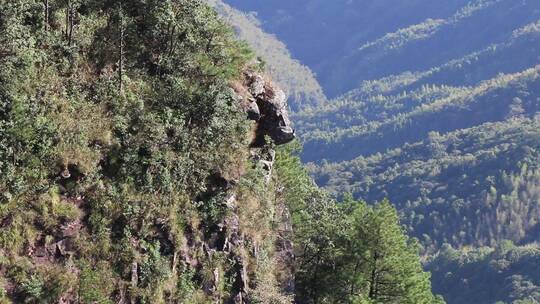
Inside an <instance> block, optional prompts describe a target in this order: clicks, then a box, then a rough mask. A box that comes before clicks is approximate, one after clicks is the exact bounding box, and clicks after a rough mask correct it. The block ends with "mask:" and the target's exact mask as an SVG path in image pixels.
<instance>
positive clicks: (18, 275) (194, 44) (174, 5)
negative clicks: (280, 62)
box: [0, 0, 444, 304]
mask: <svg viewBox="0 0 540 304" xmlns="http://www.w3.org/2000/svg"><path fill="white" fill-rule="evenodd" d="M235 34H236V33H235V32H234V31H233V29H232V28H231V27H230V26H229V25H227V24H226V23H225V22H224V20H223V19H222V18H221V17H219V15H218V13H217V12H216V11H215V10H214V9H213V8H212V7H210V6H208V5H207V4H206V3H204V2H203V1H199V0H134V1H129V2H128V1H123V0H112V1H111V0H92V1H63V0H58V1H56V0H46V1H41V0H39V1H37V0H35V1H34V0H10V1H0V105H1V107H0V303H62V304H75V303H133V304H134V303H193V304H207V303H235V304H248V303H274V304H286V303H292V302H293V301H294V302H296V303H322V302H326V303H351V302H355V303H382V304H391V303H395V302H399V303H403V304H433V303H437V304H439V303H441V304H442V303H444V300H443V299H442V298H441V297H440V296H435V295H434V294H433V292H432V286H431V281H430V274H429V273H428V272H426V271H424V270H423V268H422V264H421V260H420V256H419V254H418V252H419V248H418V244H417V243H416V242H414V241H413V240H412V239H410V237H409V236H407V234H406V233H405V231H404V230H403V227H402V226H401V224H400V223H399V218H398V213H397V211H396V209H395V208H394V207H393V206H392V205H391V204H390V203H388V202H385V203H381V204H378V205H376V206H370V205H367V204H365V203H364V202H361V201H356V200H353V199H352V198H349V200H348V201H347V204H346V205H344V204H337V203H336V201H335V200H334V199H333V198H332V197H330V195H329V194H328V193H327V192H326V191H324V190H322V189H320V188H318V187H317V186H316V185H315V183H314V182H313V180H312V179H311V177H310V176H309V175H308V173H307V172H306V170H305V168H303V167H302V165H301V162H300V158H299V156H298V154H299V152H298V150H297V149H295V147H297V146H298V143H297V142H296V141H295V131H294V129H293V127H292V123H291V120H290V119H289V113H288V105H287V100H286V94H285V92H284V91H283V90H281V89H280V87H279V86H278V85H277V84H276V83H275V82H273V81H272V79H271V78H272V77H270V76H268V75H267V74H266V72H265V70H264V65H263V64H262V63H261V61H260V60H257V59H256V55H255V54H254V53H253V52H252V51H251V49H250V48H249V47H248V46H247V44H246V43H245V42H242V41H239V40H237V39H236V35H235ZM358 236H362V237H361V238H359V237H358ZM365 259H368V260H369V261H370V262H369V263H364V260H365Z"/></svg>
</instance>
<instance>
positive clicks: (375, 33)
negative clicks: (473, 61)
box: [228, 0, 540, 97]
mask: <svg viewBox="0 0 540 304" xmlns="http://www.w3.org/2000/svg"><path fill="white" fill-rule="evenodd" d="M228 2H229V3H231V4H232V5H233V6H235V7H238V8H240V9H243V10H245V11H255V12H257V16H258V17H259V19H260V20H261V21H262V26H263V28H264V29H265V30H267V31H268V32H270V33H275V34H276V35H277V36H278V37H279V38H280V39H281V40H282V41H284V42H285V43H286V44H287V46H288V47H289V49H290V50H291V51H292V53H293V54H294V56H295V57H297V58H299V59H300V60H302V61H303V62H305V63H306V64H307V65H308V66H310V67H311V68H312V69H313V70H314V71H315V72H316V74H317V76H318V79H319V81H320V82H321V84H322V85H323V87H324V89H325V91H326V92H327V94H328V95H329V96H332V97H334V96H336V95H340V94H343V93H345V92H346V91H348V90H350V89H354V88H355V87H356V86H358V84H359V83H360V82H361V81H362V80H368V79H374V78H380V77H384V76H388V75H391V74H399V73H401V72H404V71H407V70H412V71H416V70H424V69H427V68H430V67H432V66H437V65H440V64H443V63H444V62H446V61H448V60H450V59H454V58H459V57H461V56H463V55H465V54H468V53H471V52H474V51H477V50H479V49H481V48H484V47H487V46H488V45H489V44H492V43H496V42H498V41H499V40H500V39H501V38H504V37H505V35H507V34H508V33H509V32H511V31H513V30H514V29H515V28H518V27H520V26H522V25H525V24H527V23H530V22H532V21H533V20H534V19H535V18H538V14H540V11H539V9H540V4H539V3H538V2H537V1H534V0H526V1H513V0H475V1H469V0H467V1H460V0H453V1H445V2H444V3H440V2H433V1H428V0H416V1H400V2H396V1H390V0H385V1H375V0H355V1H345V0H342V1H331V2H329V1H322V0H311V1H295V2H292V3H289V2H285V1H280V0H273V1H238V0H229V1H228ZM535 16H536V17H535ZM426 55H428V56H426Z"/></svg>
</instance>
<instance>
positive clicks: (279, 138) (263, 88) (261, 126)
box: [245, 72, 296, 147]
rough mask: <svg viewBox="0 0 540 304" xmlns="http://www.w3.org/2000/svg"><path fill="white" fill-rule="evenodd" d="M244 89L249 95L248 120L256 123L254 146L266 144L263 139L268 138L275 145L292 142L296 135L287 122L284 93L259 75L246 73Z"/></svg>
mask: <svg viewBox="0 0 540 304" xmlns="http://www.w3.org/2000/svg"><path fill="white" fill-rule="evenodd" d="M245 79H246V83H245V85H246V87H247V88H248V91H249V94H251V97H250V98H249V99H250V100H255V101H251V102H250V103H249V104H247V105H246V106H245V109H246V112H247V114H248V118H249V119H251V120H255V121H257V122H258V127H257V132H256V136H257V137H256V138H255V140H254V146H259V147H260V146H263V145H264V144H266V142H265V140H264V137H265V136H269V137H270V138H272V140H273V141H274V143H276V144H277V145H282V144H286V143H288V142H290V141H292V140H293V139H294V138H295V137H296V135H295V132H294V128H293V127H292V123H291V121H290V120H289V113H288V110H287V96H286V95H285V92H283V90H281V89H280V88H279V87H277V86H276V85H275V84H273V83H272V82H270V81H267V80H265V79H264V78H263V77H262V76H261V75H258V74H255V73H251V72H246V74H245Z"/></svg>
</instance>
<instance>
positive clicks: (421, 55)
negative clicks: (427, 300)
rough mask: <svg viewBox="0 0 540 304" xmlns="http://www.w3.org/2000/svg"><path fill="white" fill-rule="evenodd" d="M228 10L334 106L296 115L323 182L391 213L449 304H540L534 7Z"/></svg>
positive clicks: (362, 5)
mask: <svg viewBox="0 0 540 304" xmlns="http://www.w3.org/2000/svg"><path fill="white" fill-rule="evenodd" d="M227 2H228V3H229V4H231V5H232V6H234V7H236V8H239V9H242V10H244V11H253V12H254V13H253V14H254V15H256V16H257V18H258V19H259V20H260V21H261V27H262V28H263V29H264V30H265V31H266V32H269V33H273V34H275V35H276V36H277V37H278V38H279V39H280V40H282V41H283V42H284V43H286V44H287V46H288V48H289V49H290V50H291V53H292V54H293V56H295V58H299V59H300V60H302V62H303V63H305V64H306V65H308V66H309V67H310V68H311V69H312V70H313V71H314V72H315V73H316V75H317V79H318V80H319V82H320V83H321V85H322V86H323V88H324V90H325V92H326V93H327V94H328V96H330V97H332V98H334V99H333V100H331V101H329V102H328V103H326V104H324V105H322V106H320V107H316V108H309V109H303V110H301V111H297V112H296V113H294V114H293V120H294V121H295V123H296V127H297V130H298V133H299V134H300V136H301V138H302V140H303V142H304V152H303V155H302V158H303V160H304V161H306V162H311V163H310V165H309V167H310V171H311V173H312V175H313V176H314V177H315V178H316V181H317V183H318V184H319V185H323V186H325V187H326V188H327V189H328V190H330V191H331V192H332V193H334V195H335V196H337V197H346V196H345V194H346V193H352V194H354V196H355V197H356V198H360V199H365V200H366V201H368V202H374V201H381V200H383V199H385V198H388V199H389V200H390V201H391V202H392V203H393V204H394V205H396V207H397V208H398V210H399V211H400V215H401V219H402V223H403V224H404V225H405V226H406V227H407V228H408V231H409V233H410V234H411V235H413V236H415V237H417V238H418V239H419V240H420V243H421V244H422V245H423V247H424V253H426V256H427V257H428V256H431V257H433V255H435V256H436V258H435V259H434V260H433V261H431V262H430V263H428V266H427V267H428V269H429V270H430V271H432V272H433V279H434V281H433V282H434V284H433V285H434V289H435V291H436V292H438V293H441V294H442V295H443V296H444V297H445V299H446V300H447V302H448V303H450V304H468V303H471V304H472V303H475V304H484V303H486V304H493V303H497V304H501V303H512V304H518V303H519V304H523V303H527V304H531V303H537V302H538V300H539V289H538V286H540V282H539V281H538V277H537V276H536V275H535V271H536V272H537V270H538V267H539V264H540V260H538V246H537V245H534V244H532V243H534V242H535V241H536V240H538V238H539V237H540V224H539V223H540V207H539V204H538V202H539V201H540V167H539V166H540V131H539V130H540V47H539V45H540V1H538V0H520V1H516V0H449V1H443V2H444V3H441V1H430V0H412V1H392V0H335V1H326V0H306V1H279V0H266V1H244V0H228V1H227ZM507 240H511V241H513V242H514V243H515V244H517V245H519V246H521V247H517V248H512V249H511V250H502V249H501V248H503V247H504V246H505V244H508V241H507ZM531 244H532V245H531ZM450 246H452V247H454V248H457V251H456V250H454V251H451V250H450V249H449V248H450ZM483 246H489V248H487V247H486V248H484V249H470V248H480V247H483ZM449 253H452V255H451V256H448V254H449ZM445 255H446V256H445Z"/></svg>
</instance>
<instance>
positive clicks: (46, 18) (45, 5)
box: [43, 0, 49, 32]
mask: <svg viewBox="0 0 540 304" xmlns="http://www.w3.org/2000/svg"><path fill="white" fill-rule="evenodd" d="M43 15H44V18H43V19H44V22H43V28H44V29H45V31H46V32H47V31H48V30H49V0H44V1H43Z"/></svg>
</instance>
